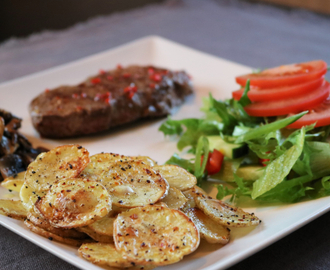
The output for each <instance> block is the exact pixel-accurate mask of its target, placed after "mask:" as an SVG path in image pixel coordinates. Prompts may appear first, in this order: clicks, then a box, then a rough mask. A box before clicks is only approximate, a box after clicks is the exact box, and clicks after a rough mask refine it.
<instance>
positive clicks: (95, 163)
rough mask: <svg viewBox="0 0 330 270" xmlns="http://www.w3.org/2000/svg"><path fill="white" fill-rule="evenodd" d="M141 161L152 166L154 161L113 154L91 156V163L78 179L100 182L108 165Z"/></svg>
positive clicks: (140, 157) (146, 158)
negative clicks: (117, 162)
mask: <svg viewBox="0 0 330 270" xmlns="http://www.w3.org/2000/svg"><path fill="white" fill-rule="evenodd" d="M139 160H140V161H143V163H145V164H147V165H149V166H154V165H155V164H157V162H156V161H154V160H153V159H151V158H149V157H147V156H124V155H119V154H114V153H100V154H96V155H93V156H91V161H90V163H89V164H88V166H87V167H86V168H85V169H84V171H83V172H82V173H81V175H80V177H82V178H88V179H91V180H95V181H96V180H100V177H101V174H102V173H104V172H105V171H107V170H109V167H110V164H111V163H113V162H116V161H119V162H126V161H139Z"/></svg>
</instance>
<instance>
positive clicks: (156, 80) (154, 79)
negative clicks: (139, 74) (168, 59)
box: [149, 73, 162, 82]
mask: <svg viewBox="0 0 330 270" xmlns="http://www.w3.org/2000/svg"><path fill="white" fill-rule="evenodd" d="M149 78H150V79H151V80H153V81H155V82H160V81H161V80H162V75H160V74H157V73H155V74H153V75H150V76H149Z"/></svg>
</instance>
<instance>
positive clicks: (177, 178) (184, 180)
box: [153, 165, 197, 191]
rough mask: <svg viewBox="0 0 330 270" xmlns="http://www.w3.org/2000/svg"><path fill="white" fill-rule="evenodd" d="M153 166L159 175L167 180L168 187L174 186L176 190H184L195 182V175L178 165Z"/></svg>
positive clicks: (191, 186)
mask: <svg viewBox="0 0 330 270" xmlns="http://www.w3.org/2000/svg"><path fill="white" fill-rule="evenodd" d="M153 168H154V169H155V170H158V171H159V173H160V174H161V176H162V177H164V178H165V179H166V180H167V182H168V183H169V185H170V187H175V188H177V189H178V190H181V191H185V190H188V189H191V188H193V187H194V186H195V185H196V184H197V179H196V177H195V176H194V175H192V174H191V173H189V172H188V171H186V170H185V169H183V168H181V167H179V166H176V165H156V166H154V167H153Z"/></svg>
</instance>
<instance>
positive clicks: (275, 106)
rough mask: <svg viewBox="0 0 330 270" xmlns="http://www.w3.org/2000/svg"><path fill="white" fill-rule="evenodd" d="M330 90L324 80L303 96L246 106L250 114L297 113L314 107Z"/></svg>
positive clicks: (325, 97) (274, 114)
mask: <svg viewBox="0 0 330 270" xmlns="http://www.w3.org/2000/svg"><path fill="white" fill-rule="evenodd" d="M329 92H330V84H329V83H328V82H327V81H324V83H323V85H322V86H321V87H320V88H319V89H317V90H315V91H313V92H311V93H309V94H306V95H303V96H299V97H296V98H289V99H284V100H277V101H271V102H260V103H252V104H250V105H247V106H245V107H244V109H245V111H246V112H247V114H248V115H251V116H260V117H263V116H277V115H285V114H289V113H296V112H300V111H304V110H309V109H312V108H313V107H316V106H317V105H319V104H321V103H322V102H323V101H325V100H326V99H327V97H328V96H329Z"/></svg>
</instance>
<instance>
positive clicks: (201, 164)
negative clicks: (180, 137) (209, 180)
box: [194, 137, 209, 186]
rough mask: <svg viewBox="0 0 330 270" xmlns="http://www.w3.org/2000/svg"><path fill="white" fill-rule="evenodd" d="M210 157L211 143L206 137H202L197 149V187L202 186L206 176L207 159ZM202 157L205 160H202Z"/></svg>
mask: <svg viewBox="0 0 330 270" xmlns="http://www.w3.org/2000/svg"><path fill="white" fill-rule="evenodd" d="M208 155H209V141H208V140H207V138H206V137H200V138H199V140H198V144H197V149H196V158H195V172H194V174H195V176H196V178H197V185H199V186H200V185H201V180H202V179H203V178H204V175H205V167H206V163H207V159H208V158H207V157H208ZM202 156H204V157H205V158H203V159H202Z"/></svg>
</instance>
